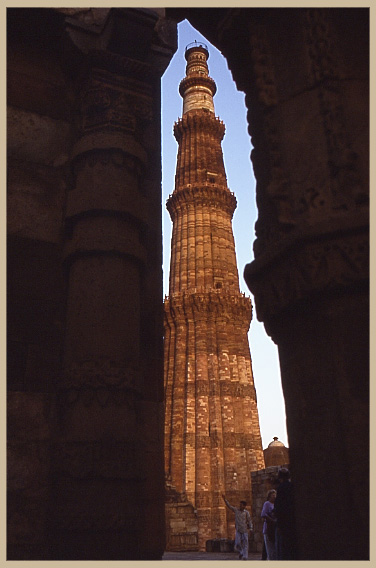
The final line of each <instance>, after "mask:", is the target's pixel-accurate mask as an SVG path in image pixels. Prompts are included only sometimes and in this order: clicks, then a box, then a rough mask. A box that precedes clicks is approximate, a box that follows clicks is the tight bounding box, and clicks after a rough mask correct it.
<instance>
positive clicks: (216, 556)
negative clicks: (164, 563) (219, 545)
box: [162, 552, 261, 561]
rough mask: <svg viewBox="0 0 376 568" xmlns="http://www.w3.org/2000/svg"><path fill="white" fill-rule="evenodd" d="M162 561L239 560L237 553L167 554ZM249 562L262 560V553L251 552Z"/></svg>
mask: <svg viewBox="0 0 376 568" xmlns="http://www.w3.org/2000/svg"><path fill="white" fill-rule="evenodd" d="M162 560H233V561H234V560H235V561H236V560H237V561H239V559H238V555H237V553H235V552H165V553H164V555H163V557H162ZM248 560H261V552H250V553H249V555H248Z"/></svg>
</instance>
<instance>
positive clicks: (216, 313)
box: [164, 43, 264, 550]
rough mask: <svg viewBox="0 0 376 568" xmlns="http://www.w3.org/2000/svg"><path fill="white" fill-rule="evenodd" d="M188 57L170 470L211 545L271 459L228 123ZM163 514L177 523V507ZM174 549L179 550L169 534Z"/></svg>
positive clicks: (171, 203)
mask: <svg viewBox="0 0 376 568" xmlns="http://www.w3.org/2000/svg"><path fill="white" fill-rule="evenodd" d="M185 57H186V60H187V67H186V77H185V78H184V79H183V80H182V81H181V83H180V87H179V90H180V94H181V95H182V97H183V116H182V118H181V119H180V120H179V121H178V122H177V123H175V126H174V134H175V136H176V139H177V141H178V143H179V150H178V158H177V167H176V177H175V190H174V192H173V194H172V195H170V197H169V199H168V201H167V208H168V210H169V212H170V215H171V218H172V221H173V233H172V242H171V249H172V250H171V267H170V289H169V296H168V298H166V300H165V304H164V305H165V393H166V396H165V400H166V412H165V469H166V476H167V480H168V481H169V482H170V483H171V484H172V486H173V487H174V489H175V490H176V491H177V493H178V494H181V495H182V499H183V497H184V499H187V500H188V502H189V503H192V504H193V505H194V508H195V510H196V512H197V521H198V543H197V544H198V548H199V549H200V550H205V543H206V541H207V540H209V539H215V538H233V535H234V516H233V515H231V514H227V511H226V507H225V505H224V502H223V500H222V497H221V494H222V493H226V496H227V498H228V499H229V501H230V502H231V503H238V502H239V500H240V499H245V500H246V501H247V502H248V503H249V506H250V505H251V500H252V493H251V486H250V477H249V475H250V472H251V471H253V470H258V469H262V468H263V467H264V456H263V451H262V445H261V436H260V426H259V418H258V411H257V403H256V392H255V387H254V382H253V375H252V366H251V357H250V352H249V345H248V338H247V332H248V329H249V325H250V321H251V317H252V306H251V300H250V299H249V298H247V297H245V295H244V294H242V293H241V292H240V290H239V277H238V270H237V265H236V256H235V243H234V237H233V233H232V225H231V220H232V216H233V213H234V210H235V207H236V199H235V196H234V194H233V193H231V192H230V190H229V189H228V187H227V180H226V173H225V168H224V163H223V155H222V149H221V140H222V138H223V136H224V132H225V126H224V124H223V122H222V121H220V120H219V118H217V117H216V116H215V113H214V104H213V95H214V94H215V92H216V84H215V82H214V80H213V79H212V78H211V77H209V75H208V66H207V59H208V57H209V52H208V50H207V48H206V46H205V45H203V44H199V43H194V44H190V45H189V46H188V47H187V49H186V52H185ZM182 510H184V511H186V510H187V508H186V507H185V508H184V509H182ZM166 511H167V518H166V522H167V527H168V528H169V527H170V528H172V523H173V520H172V518H171V516H169V515H171V506H170V504H168V505H167V509H166ZM181 528H183V520H182V521H181ZM167 534H170V535H171V531H169V530H168V529H167ZM188 537H189V539H191V535H188ZM182 539H183V536H182V535H181V536H180V546H182V545H183V543H182V542H181V540H182ZM175 540H176V539H175ZM189 542H191V540H189ZM183 546H184V547H185V546H186V545H185V544H184V545H183ZM167 547H168V549H173V548H172V547H173V540H172V535H171V537H170V541H168V542H167Z"/></svg>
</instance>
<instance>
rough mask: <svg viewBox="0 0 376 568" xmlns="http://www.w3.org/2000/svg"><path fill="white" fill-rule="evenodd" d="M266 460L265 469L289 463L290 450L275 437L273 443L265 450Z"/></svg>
mask: <svg viewBox="0 0 376 568" xmlns="http://www.w3.org/2000/svg"><path fill="white" fill-rule="evenodd" d="M264 460H265V467H270V466H271V465H283V464H286V463H289V461H290V458H289V449H288V448H286V446H285V445H284V444H283V442H281V441H280V440H278V438H277V436H274V438H273V441H272V442H270V444H269V445H268V447H267V448H265V450H264Z"/></svg>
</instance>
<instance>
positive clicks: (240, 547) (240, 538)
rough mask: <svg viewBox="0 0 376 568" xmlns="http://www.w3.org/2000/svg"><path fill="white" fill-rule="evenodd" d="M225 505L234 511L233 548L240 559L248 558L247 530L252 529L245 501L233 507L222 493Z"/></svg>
mask: <svg viewBox="0 0 376 568" xmlns="http://www.w3.org/2000/svg"><path fill="white" fill-rule="evenodd" d="M222 497H223V500H224V502H225V503H226V505H227V507H228V508H229V509H231V511H233V512H234V513H235V550H237V551H238V552H239V558H240V560H248V530H253V525H252V520H251V515H250V514H249V512H248V511H247V509H246V506H247V503H246V502H245V501H240V505H239V509H238V508H237V507H233V506H232V505H230V503H229V502H228V501H227V499H226V497H225V496H224V495H222Z"/></svg>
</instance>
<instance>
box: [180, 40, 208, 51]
mask: <svg viewBox="0 0 376 568" xmlns="http://www.w3.org/2000/svg"><path fill="white" fill-rule="evenodd" d="M192 47H203V48H204V49H206V51H209V50H208V46H207V45H206V44H205V43H202V41H196V40H195V41H192V43H189V44H188V45H187V46H186V48H185V51H188V49H191V48H192Z"/></svg>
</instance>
